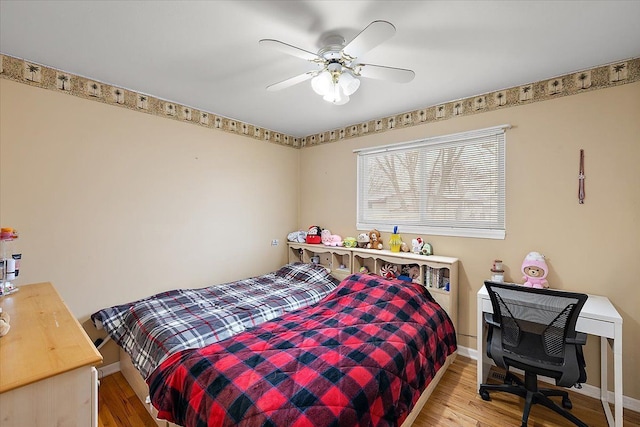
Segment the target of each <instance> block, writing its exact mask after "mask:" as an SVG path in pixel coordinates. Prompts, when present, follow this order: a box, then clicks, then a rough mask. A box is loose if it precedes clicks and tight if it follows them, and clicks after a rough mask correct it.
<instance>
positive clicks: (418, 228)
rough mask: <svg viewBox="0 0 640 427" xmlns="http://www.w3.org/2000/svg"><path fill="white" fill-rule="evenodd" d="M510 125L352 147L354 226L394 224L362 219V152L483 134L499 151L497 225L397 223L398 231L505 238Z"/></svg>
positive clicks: (448, 141)
mask: <svg viewBox="0 0 640 427" xmlns="http://www.w3.org/2000/svg"><path fill="white" fill-rule="evenodd" d="M510 128H511V125H508V124H504V125H500V126H494V127H489V128H484V129H478V130H473V131H467V132H459V133H455V134H448V135H441V136H434V137H427V138H423V139H419V140H414V141H408V142H401V143H396V144H388V145H382V146H377V147H370V148H362V149H356V150H353V152H354V153H356V154H357V155H358V159H357V173H356V187H357V199H356V228H357V230H359V231H360V230H371V229H373V228H376V229H378V230H380V231H385V232H392V231H393V227H394V225H392V224H388V223H386V222H384V223H376V221H375V220H373V221H366V220H361V213H362V212H361V203H363V202H365V200H362V199H361V191H362V190H361V189H362V187H363V182H362V180H363V179H365V178H364V171H362V170H361V169H362V168H361V162H362V161H363V157H362V156H366V155H372V154H380V153H385V152H391V151H403V150H415V149H416V148H421V147H428V146H429V147H431V146H446V145H450V144H460V143H464V142H465V141H469V143H470V144H473V143H476V142H479V140H481V139H482V138H489V137H493V136H495V137H497V138H498V141H497V142H498V147H499V154H498V156H497V160H496V161H497V165H496V166H497V169H498V177H497V178H498V182H497V184H498V188H499V192H498V193H499V194H498V199H499V200H498V204H499V206H498V215H497V216H498V222H500V221H501V224H498V228H490V227H487V228H483V227H454V226H433V225H426V224H425V225H422V224H421V225H403V224H400V229H401V232H403V233H411V234H427V235H438V236H454V237H472V238H485V239H504V238H505V236H506V135H505V134H506V130H508V129H510Z"/></svg>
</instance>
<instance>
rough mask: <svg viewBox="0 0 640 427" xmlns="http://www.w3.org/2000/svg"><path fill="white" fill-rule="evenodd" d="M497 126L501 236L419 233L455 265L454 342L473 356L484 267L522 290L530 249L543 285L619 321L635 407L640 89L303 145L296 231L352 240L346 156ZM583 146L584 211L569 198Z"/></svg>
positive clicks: (591, 353)
mask: <svg viewBox="0 0 640 427" xmlns="http://www.w3.org/2000/svg"><path fill="white" fill-rule="evenodd" d="M501 124H511V125H512V126H513V128H512V129H511V130H508V131H507V133H506V140H507V149H506V153H507V157H506V160H507V177H506V178H507V206H506V210H507V217H506V219H507V233H506V239H505V240H489V239H470V238H467V239H465V238H452V237H438V236H423V237H426V240H427V241H429V242H431V243H432V244H433V247H434V250H435V253H436V254H438V255H446V256H454V257H458V258H459V259H460V260H461V271H460V293H459V295H460V300H459V307H458V313H459V319H458V325H459V326H458V339H459V343H460V344H461V345H462V346H465V347H470V348H475V347H476V305H475V304H476V292H477V291H478V289H479V288H480V287H481V286H482V282H483V280H484V279H487V278H488V277H489V276H490V272H489V268H490V266H491V263H492V261H493V260H494V259H496V258H499V259H502V260H503V261H504V265H505V266H506V268H507V271H506V279H507V280H512V281H516V282H520V283H522V281H521V278H522V275H521V273H520V266H521V263H522V260H523V259H524V257H525V255H526V254H527V253H528V252H530V251H534V250H535V251H538V252H541V253H543V254H545V255H546V257H547V261H548V264H549V266H550V274H549V277H548V280H549V283H550V284H551V287H553V288H559V289H567V290H576V291H581V292H586V293H593V294H601V295H606V296H608V297H609V298H610V299H611V301H612V302H613V304H614V305H615V307H616V308H617V309H618V311H619V312H620V314H621V315H622V317H623V321H624V329H623V331H624V332H623V335H624V341H623V345H624V354H623V360H624V371H623V372H624V377H625V383H624V394H625V395H626V396H630V397H633V398H635V399H640V381H639V379H640V366H639V365H638V363H637V354H638V353H639V352H640V311H639V310H638V309H639V307H640V287H639V286H638V285H639V280H638V278H637V277H638V276H637V272H636V271H635V266H636V265H637V264H638V260H640V168H639V167H638V159H640V83H634V84H627V85H624V86H618V87H615V88H610V89H605V90H598V91H592V92H588V93H583V94H580V95H575V96H568V97H562V98H558V99H555V100H551V101H544V102H537V103H533V104H529V105H523V106H519V107H514V108H507V109H503V110H498V111H493V112H487V113H482V114H477V115H472V116H466V117H461V118H456V119H451V120H445V121H442V122H436V123H431V124H425V125H421V126H413V127H409V128H405V129H401V130H400V129H398V130H394V131H388V132H383V133H379V134H374V135H369V136H363V137H360V138H354V139H349V140H345V141H342V142H336V143H331V144H325V145H319V146H315V147H309V148H305V149H303V150H301V162H300V168H301V171H302V175H301V177H302V179H301V202H300V206H301V212H300V222H299V224H300V226H301V227H303V228H304V227H307V226H309V225H311V224H318V225H320V226H323V227H327V228H329V229H330V230H331V231H332V232H333V233H337V234H340V235H342V236H355V235H356V233H357V230H356V229H355V215H356V186H355V182H356V155H355V154H354V153H353V152H352V150H353V149H355V148H362V147H371V146H376V145H382V144H390V143H394V142H403V141H411V140H415V139H419V138H423V137H428V136H435V135H443V134H449V133H455V132H461V131H467V130H473V129H480V128H486V127H490V126H496V125H501ZM581 148H582V149H584V150H585V164H586V166H585V172H586V180H585V182H586V199H585V204H584V205H580V204H578V199H577V190H578V180H577V177H578V165H579V150H580V149H581ZM383 237H384V240H385V241H388V238H389V236H388V233H386V234H385V235H384V236H383ZM404 237H405V241H410V239H411V238H413V237H415V235H405V236H404ZM598 343H599V341H598V340H597V339H595V338H594V337H590V338H589V341H588V347H587V363H588V375H589V381H588V382H589V383H590V384H593V385H599V370H598V367H599V366H600V362H599V352H598V349H599V345H598Z"/></svg>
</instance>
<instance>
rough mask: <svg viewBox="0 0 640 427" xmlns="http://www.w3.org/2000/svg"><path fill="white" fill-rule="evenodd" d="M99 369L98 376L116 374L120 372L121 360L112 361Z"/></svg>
mask: <svg viewBox="0 0 640 427" xmlns="http://www.w3.org/2000/svg"><path fill="white" fill-rule="evenodd" d="M96 369H97V370H98V378H103V377H106V376H107V375H111V374H115V373H116V372H120V362H115V363H111V364H109V365H104V366H101V367H99V368H96Z"/></svg>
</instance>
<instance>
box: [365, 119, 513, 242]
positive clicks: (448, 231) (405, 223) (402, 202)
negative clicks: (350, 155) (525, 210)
mask: <svg viewBox="0 0 640 427" xmlns="http://www.w3.org/2000/svg"><path fill="white" fill-rule="evenodd" d="M509 127H510V126H509V125H502V126H496V127H492V128H488V129H481V130H477V131H472V132H464V133H458V134H452V135H446V136H438V137H432V138H426V139H422V140H418V141H412V142H407V143H401V144H394V145H387V146H382V147H374V148H370V149H363V150H356V151H355V152H356V153H357V154H358V178H357V179H358V207H357V217H358V218H357V228H358V229H359V230H369V229H372V228H377V229H379V230H381V231H391V230H392V229H393V227H394V226H396V225H397V226H399V228H400V231H401V232H404V233H420V234H433V235H448V236H464V237H484V238H494V239H504V236H505V130H506V129H508V128H509Z"/></svg>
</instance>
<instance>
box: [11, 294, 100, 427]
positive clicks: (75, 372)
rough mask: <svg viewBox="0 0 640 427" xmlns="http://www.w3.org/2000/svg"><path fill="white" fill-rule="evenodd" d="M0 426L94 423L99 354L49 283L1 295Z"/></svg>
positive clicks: (96, 408)
mask: <svg viewBox="0 0 640 427" xmlns="http://www.w3.org/2000/svg"><path fill="white" fill-rule="evenodd" d="M0 307H2V309H3V311H5V312H7V313H9V315H10V316H11V320H10V325H11V329H10V330H9V333H8V334H7V335H5V336H4V337H2V338H0V425H2V426H3V427H11V426H16V427H19V426H38V427H41V426H94V427H95V426H97V410H98V401H97V400H98V378H97V371H96V369H95V367H94V366H95V365H97V364H99V363H101V362H102V356H101V355H100V353H99V352H98V350H96V348H95V346H94V345H93V343H92V342H91V340H90V339H89V337H88V336H87V334H86V333H85V331H84V330H83V329H82V327H81V326H80V323H78V321H77V319H76V318H75V317H73V315H72V314H71V312H70V311H69V309H68V308H67V306H66V305H65V303H64V301H63V300H62V298H60V295H59V294H58V292H57V291H56V290H55V288H54V287H53V286H52V285H51V283H37V284H33V285H25V286H21V287H20V290H19V292H16V293H13V294H10V295H7V296H4V297H2V298H0Z"/></svg>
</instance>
